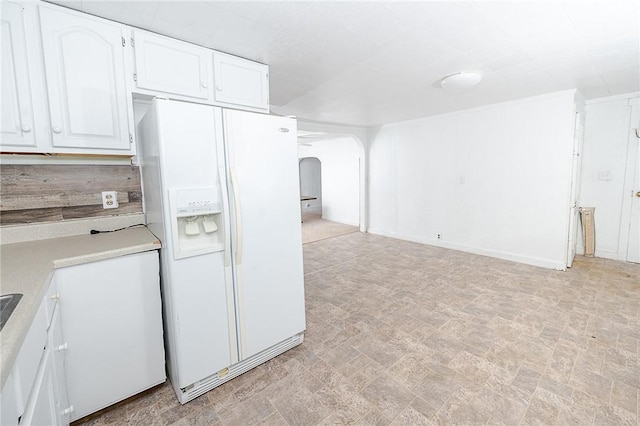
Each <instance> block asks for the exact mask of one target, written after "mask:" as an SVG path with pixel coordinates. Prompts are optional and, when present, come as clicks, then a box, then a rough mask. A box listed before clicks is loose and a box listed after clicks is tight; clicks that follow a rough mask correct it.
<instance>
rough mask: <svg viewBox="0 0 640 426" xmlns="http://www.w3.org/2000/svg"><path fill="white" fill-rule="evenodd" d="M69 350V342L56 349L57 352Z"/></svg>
mask: <svg viewBox="0 0 640 426" xmlns="http://www.w3.org/2000/svg"><path fill="white" fill-rule="evenodd" d="M67 349H69V344H68V343H67V342H64V343H63V344H61V345H60V346H58V347H57V348H56V352H62V351H66V350H67Z"/></svg>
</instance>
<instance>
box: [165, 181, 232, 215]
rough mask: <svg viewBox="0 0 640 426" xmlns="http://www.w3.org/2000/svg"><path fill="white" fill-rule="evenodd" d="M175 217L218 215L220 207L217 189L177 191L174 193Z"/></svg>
mask: <svg viewBox="0 0 640 426" xmlns="http://www.w3.org/2000/svg"><path fill="white" fill-rule="evenodd" d="M173 198H174V199H175V213H176V215H177V216H180V217H181V216H193V215H202V214H213V213H220V212H221V211H222V206H221V203H220V196H219V191H218V188H197V189H195V188H194V189H178V190H175V192H174V197H173Z"/></svg>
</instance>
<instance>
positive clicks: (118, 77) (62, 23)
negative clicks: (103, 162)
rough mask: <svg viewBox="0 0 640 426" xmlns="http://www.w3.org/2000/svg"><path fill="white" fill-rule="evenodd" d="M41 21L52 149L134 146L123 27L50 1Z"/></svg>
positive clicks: (114, 148)
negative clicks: (68, 10)
mask: <svg viewBox="0 0 640 426" xmlns="http://www.w3.org/2000/svg"><path fill="white" fill-rule="evenodd" d="M40 24H41V30H42V46H43V49H44V52H43V54H44V62H45V75H46V80H47V90H48V93H49V110H50V111H49V112H50V116H51V131H52V132H53V146H54V150H55V148H56V147H59V148H83V149H89V151H88V152H91V151H90V149H103V150H104V149H108V150H121V151H128V150H130V142H129V140H130V139H129V138H130V135H129V123H128V113H127V108H128V102H127V100H128V95H127V92H126V89H125V71H124V47H123V40H124V32H123V29H122V26H120V25H119V24H116V23H109V22H107V21H104V20H99V19H95V18H90V17H84V16H80V15H78V14H74V13H70V12H63V11H60V10H57V9H52V8H50V7H47V6H41V7H40ZM124 153H126V152H124Z"/></svg>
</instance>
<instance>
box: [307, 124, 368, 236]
mask: <svg viewBox="0 0 640 426" xmlns="http://www.w3.org/2000/svg"><path fill="white" fill-rule="evenodd" d="M304 143H305V144H311V146H305V145H298V158H305V157H316V158H318V159H319V160H320V162H321V176H322V217H323V218H324V219H326V220H330V221H333V222H339V223H345V224H349V225H355V226H358V225H359V223H360V220H359V217H360V152H361V147H360V146H359V144H358V142H356V141H355V140H354V139H353V138H352V137H336V138H330V139H321V140H318V139H313V140H311V139H309V140H307V139H305V140H304Z"/></svg>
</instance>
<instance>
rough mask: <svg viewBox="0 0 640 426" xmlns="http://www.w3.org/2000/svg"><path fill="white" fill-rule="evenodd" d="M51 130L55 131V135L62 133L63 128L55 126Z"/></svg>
mask: <svg viewBox="0 0 640 426" xmlns="http://www.w3.org/2000/svg"><path fill="white" fill-rule="evenodd" d="M51 130H53V133H60V132H62V128H61V127H58V126H53V129H51Z"/></svg>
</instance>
